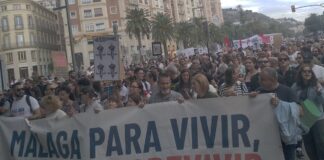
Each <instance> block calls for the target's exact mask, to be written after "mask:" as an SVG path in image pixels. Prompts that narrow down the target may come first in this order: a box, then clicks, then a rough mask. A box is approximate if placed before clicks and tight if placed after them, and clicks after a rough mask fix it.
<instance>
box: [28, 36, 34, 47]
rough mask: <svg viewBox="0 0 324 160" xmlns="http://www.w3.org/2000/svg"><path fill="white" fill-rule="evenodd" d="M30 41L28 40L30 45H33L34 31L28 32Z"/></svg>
mask: <svg viewBox="0 0 324 160" xmlns="http://www.w3.org/2000/svg"><path fill="white" fill-rule="evenodd" d="M29 37H30V41H29V44H30V45H31V46H33V45H35V34H34V33H30V36H29Z"/></svg>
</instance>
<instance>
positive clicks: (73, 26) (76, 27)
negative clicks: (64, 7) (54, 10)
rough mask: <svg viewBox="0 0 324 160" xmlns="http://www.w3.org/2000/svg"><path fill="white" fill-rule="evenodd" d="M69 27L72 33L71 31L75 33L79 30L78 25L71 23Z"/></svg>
mask: <svg viewBox="0 0 324 160" xmlns="http://www.w3.org/2000/svg"><path fill="white" fill-rule="evenodd" d="M71 29H72V33H73V34H75V33H76V32H78V31H79V28H78V25H72V26H71Z"/></svg>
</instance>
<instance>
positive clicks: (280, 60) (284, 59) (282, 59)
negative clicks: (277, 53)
mask: <svg viewBox="0 0 324 160" xmlns="http://www.w3.org/2000/svg"><path fill="white" fill-rule="evenodd" d="M288 60H289V59H288V58H280V59H278V61H279V62H282V61H288Z"/></svg>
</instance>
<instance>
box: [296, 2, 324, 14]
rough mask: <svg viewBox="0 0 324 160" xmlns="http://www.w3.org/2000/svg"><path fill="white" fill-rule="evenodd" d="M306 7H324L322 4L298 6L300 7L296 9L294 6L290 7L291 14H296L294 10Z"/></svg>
mask: <svg viewBox="0 0 324 160" xmlns="http://www.w3.org/2000/svg"><path fill="white" fill-rule="evenodd" d="M306 7H324V3H320V4H313V5H306V6H300V7H296V6H295V5H291V11H292V12H296V9H300V8H306Z"/></svg>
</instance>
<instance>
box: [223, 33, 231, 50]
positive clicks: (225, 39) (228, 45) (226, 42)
mask: <svg viewBox="0 0 324 160" xmlns="http://www.w3.org/2000/svg"><path fill="white" fill-rule="evenodd" d="M224 44H225V46H226V47H227V48H230V47H231V42H230V40H229V38H228V37H227V36H226V37H224Z"/></svg>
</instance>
